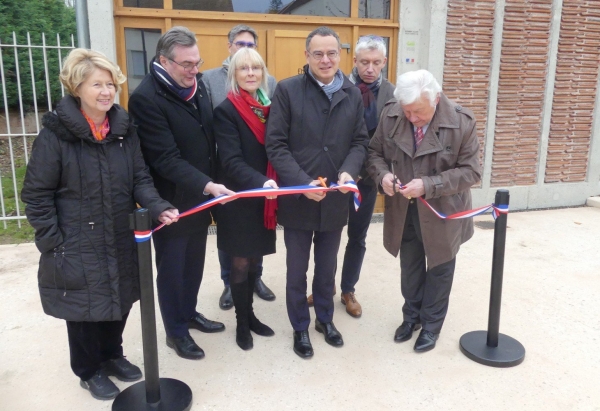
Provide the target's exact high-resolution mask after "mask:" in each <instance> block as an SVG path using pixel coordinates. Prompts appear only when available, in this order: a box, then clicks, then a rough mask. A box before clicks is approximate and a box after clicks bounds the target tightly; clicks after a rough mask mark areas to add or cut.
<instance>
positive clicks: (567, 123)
mask: <svg viewBox="0 0 600 411" xmlns="http://www.w3.org/2000/svg"><path fill="white" fill-rule="evenodd" d="M557 58H558V61H557V67H556V81H555V84H554V97H553V101H552V119H551V124H550V136H549V141H548V157H547V163H546V176H545V182H546V183H554V182H574V181H585V178H586V173H587V164H588V157H589V149H590V137H591V132H592V120H593V118H592V115H593V110H594V100H595V96H596V85H597V83H598V63H599V59H600V1H598V0H596V1H581V0H564V1H563V9H562V16H561V24H560V37H559V43H558V57H557Z"/></svg>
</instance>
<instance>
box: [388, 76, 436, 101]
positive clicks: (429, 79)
mask: <svg viewBox="0 0 600 411" xmlns="http://www.w3.org/2000/svg"><path fill="white" fill-rule="evenodd" d="M441 91H442V87H441V86H440V84H439V83H438V82H437V80H436V79H435V77H433V74H431V73H430V72H429V71H427V70H416V71H409V72H407V73H404V74H402V75H400V77H398V81H397V82H396V90H394V97H395V98H396V100H398V101H399V102H400V104H401V105H406V104H412V103H414V102H416V101H419V100H421V98H422V96H423V95H425V96H426V97H427V100H429V103H430V104H431V106H432V107H433V106H435V100H436V98H437V97H438V95H439V93H441Z"/></svg>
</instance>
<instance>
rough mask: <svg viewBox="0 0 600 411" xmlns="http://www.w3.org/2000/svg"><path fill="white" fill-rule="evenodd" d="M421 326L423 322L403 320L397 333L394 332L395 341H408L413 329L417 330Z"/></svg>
mask: <svg viewBox="0 0 600 411" xmlns="http://www.w3.org/2000/svg"><path fill="white" fill-rule="evenodd" d="M420 328H421V324H415V323H411V322H408V321H402V324H400V327H398V328H396V333H395V334H394V341H396V342H404V341H408V340H410V339H411V338H412V335H413V331H417V330H418V329H420Z"/></svg>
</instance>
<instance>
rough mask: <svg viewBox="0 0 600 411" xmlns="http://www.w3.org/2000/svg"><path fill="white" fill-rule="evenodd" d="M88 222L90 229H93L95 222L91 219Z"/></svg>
mask: <svg viewBox="0 0 600 411" xmlns="http://www.w3.org/2000/svg"><path fill="white" fill-rule="evenodd" d="M88 224H89V226H90V227H92V230H93V229H94V224H96V223H94V222H93V221H90V222H89V223H88Z"/></svg>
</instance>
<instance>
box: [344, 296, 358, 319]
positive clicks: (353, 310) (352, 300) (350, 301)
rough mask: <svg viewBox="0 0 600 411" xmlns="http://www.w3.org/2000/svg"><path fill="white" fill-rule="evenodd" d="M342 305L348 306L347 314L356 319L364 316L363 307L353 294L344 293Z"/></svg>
mask: <svg viewBox="0 0 600 411" xmlns="http://www.w3.org/2000/svg"><path fill="white" fill-rule="evenodd" d="M342 304H344V305H345V306H346V312H347V313H348V314H350V315H351V316H352V317H354V318H360V316H361V315H362V307H361V306H360V303H359V302H358V301H356V296H355V295H354V293H353V292H349V293H342Z"/></svg>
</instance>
